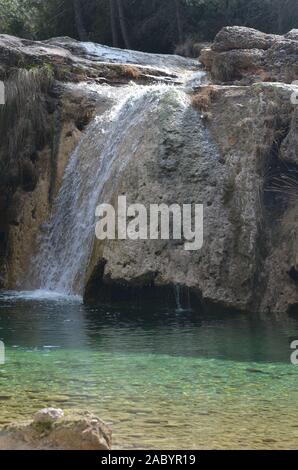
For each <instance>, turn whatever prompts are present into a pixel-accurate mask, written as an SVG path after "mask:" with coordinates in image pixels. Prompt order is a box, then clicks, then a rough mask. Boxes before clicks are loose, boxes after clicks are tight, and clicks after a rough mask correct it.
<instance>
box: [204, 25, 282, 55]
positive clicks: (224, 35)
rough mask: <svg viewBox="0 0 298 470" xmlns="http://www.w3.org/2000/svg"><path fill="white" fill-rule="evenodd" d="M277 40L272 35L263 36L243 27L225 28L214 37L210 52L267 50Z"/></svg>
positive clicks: (258, 32) (263, 34) (254, 30)
mask: <svg viewBox="0 0 298 470" xmlns="http://www.w3.org/2000/svg"><path fill="white" fill-rule="evenodd" d="M277 40H278V37H277V36H274V35H273V34H265V33H261V32H260V31H257V30H256V29H253V28H246V27H244V26H226V27H225V28H222V29H221V30H220V32H219V33H218V34H217V35H216V37H215V39H214V43H213V45H212V50H213V51H216V52H223V51H230V50H232V49H264V50H266V49H269V48H270V47H272V45H273V44H274V43H275V42H276V41H277Z"/></svg>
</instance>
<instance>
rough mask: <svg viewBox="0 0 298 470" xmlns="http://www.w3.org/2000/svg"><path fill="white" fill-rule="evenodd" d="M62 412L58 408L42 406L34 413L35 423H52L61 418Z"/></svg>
mask: <svg viewBox="0 0 298 470" xmlns="http://www.w3.org/2000/svg"><path fill="white" fill-rule="evenodd" d="M63 416H64V412H63V410H61V409H59V408H44V409H43V410H39V411H38V412H37V413H36V414H35V415H34V422H35V423H54V422H55V421H58V420H59V419H61V418H63Z"/></svg>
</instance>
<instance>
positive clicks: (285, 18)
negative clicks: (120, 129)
mask: <svg viewBox="0 0 298 470" xmlns="http://www.w3.org/2000/svg"><path fill="white" fill-rule="evenodd" d="M227 25H243V26H249V27H254V28H256V29H259V30H261V31H264V32H267V33H280V34H283V33H285V32H287V31H289V30H290V29H292V28H295V27H296V28H297V27H298V2H297V0H47V1H46V2H45V1H42V0H0V32H1V33H7V34H13V35H17V36H22V37H26V38H29V39H46V38H49V37H53V36H70V37H73V38H77V39H81V40H90V41H95V42H100V43H103V44H108V45H114V46H119V47H126V48H133V49H139V50H144V51H151V52H173V50H174V49H175V47H176V46H177V45H181V44H187V47H186V48H185V50H186V53H189V52H187V51H192V50H193V47H192V45H193V44H196V43H197V42H200V41H209V40H212V39H213V38H214V36H215V34H216V33H217V32H218V31H219V30H220V29H221V28H222V27H223V26H227ZM180 50H181V49H180ZM194 51H196V48H194ZM190 53H192V52H190ZM194 53H195V52H194Z"/></svg>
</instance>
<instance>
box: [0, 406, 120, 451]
mask: <svg viewBox="0 0 298 470" xmlns="http://www.w3.org/2000/svg"><path fill="white" fill-rule="evenodd" d="M2 440H4V442H5V448H6V449H8V450H13V449H22V448H23V449H57V450H110V449H111V446H112V431H111V429H110V427H109V426H108V425H107V424H105V423H104V422H103V421H102V420H101V419H99V418H97V417H96V416H94V415H92V414H90V413H78V414H72V415H69V414H66V416H64V413H63V412H62V410H59V409H57V410H56V409H54V408H48V409H44V410H40V411H39V412H37V413H36V415H35V417H34V420H33V421H31V422H29V423H20V424H14V425H11V426H6V427H5V428H4V429H3V430H2V431H1V433H0V446H1V441H2Z"/></svg>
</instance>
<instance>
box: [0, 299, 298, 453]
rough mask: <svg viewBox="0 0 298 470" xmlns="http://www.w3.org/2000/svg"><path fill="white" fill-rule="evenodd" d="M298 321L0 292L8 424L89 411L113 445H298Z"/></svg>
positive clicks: (1, 369)
mask: <svg viewBox="0 0 298 470" xmlns="http://www.w3.org/2000/svg"><path fill="white" fill-rule="evenodd" d="M296 338H297V339H298V321H297V320H295V319H290V318H284V319H283V320H282V319H280V320H278V319H272V318H271V317H270V318H262V319H260V318H253V317H248V316H245V315H230V316H224V317H223V316H222V315H218V316H212V317H208V318H204V317H201V316H200V315H199V314H194V313H190V312H175V311H164V310H162V311H161V310H158V309H157V308H156V307H153V306H148V307H147V308H142V309H133V308H132V307H130V306H125V307H123V306H122V307H121V308H120V307H119V308H117V307H116V306H113V307H111V306H109V307H107V306H106V307H100V308H88V307H86V306H83V305H82V304H81V303H79V302H78V301H76V300H69V301H67V300H65V299H60V300H59V299H58V300H57V299H53V300H40V299H38V298H36V299H31V298H28V299H24V298H20V297H17V296H14V295H12V296H10V295H7V294H1V295H0V339H1V340H2V341H4V342H5V345H6V364H5V365H3V366H0V387H1V388H0V424H3V423H8V422H11V421H14V420H19V419H24V418H27V417H31V416H32V414H33V413H34V412H35V411H36V410H38V409H40V408H42V407H45V406H55V407H62V408H63V409H65V410H68V409H82V410H91V411H94V412H95V413H97V414H98V415H99V416H100V417H102V418H103V419H105V420H106V421H107V422H109V423H111V424H112V427H113V435H114V448H125V449H130V448H139V449H146V448H150V449H154V448H155V449H177V448H180V449H202V448H208V449H214V448H216V449H220V448H243V449H245V448H289V449H290V448H297V445H298V407H297V403H298V400H297V398H298V366H293V365H291V363H290V353H291V350H290V342H291V341H292V340H293V339H296Z"/></svg>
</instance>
